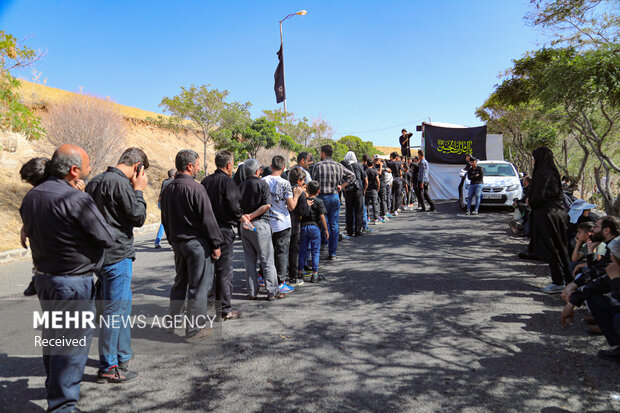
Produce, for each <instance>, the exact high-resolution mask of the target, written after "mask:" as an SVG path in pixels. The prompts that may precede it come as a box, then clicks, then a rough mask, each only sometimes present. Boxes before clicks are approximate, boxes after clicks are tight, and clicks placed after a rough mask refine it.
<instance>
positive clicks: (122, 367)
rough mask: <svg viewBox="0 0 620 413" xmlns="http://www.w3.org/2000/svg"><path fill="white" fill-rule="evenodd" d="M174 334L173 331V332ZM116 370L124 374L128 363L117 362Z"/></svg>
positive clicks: (127, 368)
mask: <svg viewBox="0 0 620 413" xmlns="http://www.w3.org/2000/svg"><path fill="white" fill-rule="evenodd" d="M173 333H174V331H173ZM118 369H119V370H120V371H121V372H123V373H126V372H128V371H129V362H128V361H119V362H118Z"/></svg>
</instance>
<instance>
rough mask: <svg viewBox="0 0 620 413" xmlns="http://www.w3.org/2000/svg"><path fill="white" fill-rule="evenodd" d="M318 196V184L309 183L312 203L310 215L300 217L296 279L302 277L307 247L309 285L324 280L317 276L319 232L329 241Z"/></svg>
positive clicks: (321, 202)
mask: <svg viewBox="0 0 620 413" xmlns="http://www.w3.org/2000/svg"><path fill="white" fill-rule="evenodd" d="M318 194H319V183H318V182H317V181H310V183H309V184H308V200H310V201H313V203H312V206H311V207H310V215H308V216H302V217H301V219H300V221H301V244H300V246H299V266H298V268H299V270H298V276H297V277H298V278H299V277H301V276H302V275H301V274H302V269H303V268H304V262H305V261H306V255H307V254H308V245H310V249H311V257H312V276H311V278H310V282H311V283H315V282H317V281H319V280H325V277H323V276H322V275H321V276H319V254H320V252H321V230H320V228H323V233H324V234H325V238H326V239H329V232H328V231H327V222H326V221H325V214H326V213H327V211H326V209H325V204H324V203H323V200H321V199H320V198H318V197H317V195H318Z"/></svg>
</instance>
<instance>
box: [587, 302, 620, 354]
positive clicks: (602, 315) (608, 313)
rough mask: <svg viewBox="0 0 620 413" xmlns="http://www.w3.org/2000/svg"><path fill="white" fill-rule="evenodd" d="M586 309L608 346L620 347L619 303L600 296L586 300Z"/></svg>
mask: <svg viewBox="0 0 620 413" xmlns="http://www.w3.org/2000/svg"><path fill="white" fill-rule="evenodd" d="M587 304H588V308H589V309H590V312H591V313H592V316H593V317H594V318H595V319H596V323H597V324H598V326H599V327H600V328H601V330H602V331H603V334H604V335H605V338H606V339H607V342H608V343H609V345H610V346H617V345H620V301H618V300H616V299H614V298H612V297H610V296H607V295H601V294H594V295H592V296H591V297H590V298H588V300H587Z"/></svg>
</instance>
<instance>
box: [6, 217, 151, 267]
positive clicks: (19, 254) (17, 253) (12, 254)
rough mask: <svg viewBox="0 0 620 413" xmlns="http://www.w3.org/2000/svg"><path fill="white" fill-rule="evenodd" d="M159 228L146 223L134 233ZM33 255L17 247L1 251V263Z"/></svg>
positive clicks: (27, 250)
mask: <svg viewBox="0 0 620 413" xmlns="http://www.w3.org/2000/svg"><path fill="white" fill-rule="evenodd" d="M158 229H159V222H158V223H156V224H148V225H144V226H142V227H140V228H134V230H133V233H134V234H142V233H146V232H154V231H157V230H158ZM30 257H32V254H31V252H30V249H23V248H20V249H16V250H8V251H2V252H0V265H3V264H9V263H11V262H16V261H21V260H24V259H26V258H30Z"/></svg>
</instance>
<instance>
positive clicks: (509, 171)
mask: <svg viewBox="0 0 620 413" xmlns="http://www.w3.org/2000/svg"><path fill="white" fill-rule="evenodd" d="M479 166H480V167H481V168H482V170H483V172H484V176H517V175H516V173H515V170H514V169H513V167H512V166H510V165H507V164H505V163H487V164H480V165H479Z"/></svg>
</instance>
